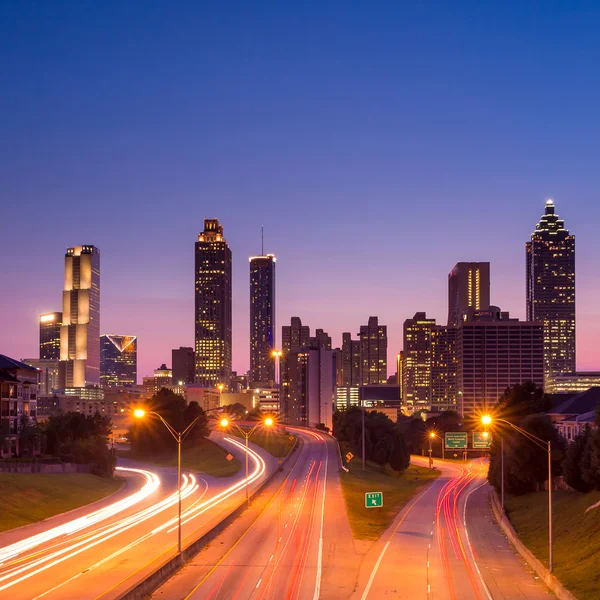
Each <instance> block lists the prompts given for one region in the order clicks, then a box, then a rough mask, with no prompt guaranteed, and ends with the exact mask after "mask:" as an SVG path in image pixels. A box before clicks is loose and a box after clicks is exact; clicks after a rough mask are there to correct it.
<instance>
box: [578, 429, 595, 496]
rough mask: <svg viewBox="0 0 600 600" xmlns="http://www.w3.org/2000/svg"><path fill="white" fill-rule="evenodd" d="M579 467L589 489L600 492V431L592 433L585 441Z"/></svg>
mask: <svg viewBox="0 0 600 600" xmlns="http://www.w3.org/2000/svg"><path fill="white" fill-rule="evenodd" d="M579 466H580V470H581V479H582V480H583V482H584V483H585V484H586V485H587V486H588V487H589V489H594V490H600V430H598V429H596V430H594V431H592V432H591V434H590V435H589V437H588V439H587V440H586V444H585V448H584V449H583V453H582V456H581V460H580V461H579Z"/></svg>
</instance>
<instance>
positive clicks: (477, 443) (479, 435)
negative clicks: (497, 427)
mask: <svg viewBox="0 0 600 600" xmlns="http://www.w3.org/2000/svg"><path fill="white" fill-rule="evenodd" d="M491 446H492V434H491V433H488V432H487V431H474V432H473V448H481V449H482V450H489V449H490V447H491Z"/></svg>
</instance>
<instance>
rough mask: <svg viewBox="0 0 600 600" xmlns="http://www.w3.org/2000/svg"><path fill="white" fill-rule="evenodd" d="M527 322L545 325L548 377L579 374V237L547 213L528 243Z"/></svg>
mask: <svg viewBox="0 0 600 600" xmlns="http://www.w3.org/2000/svg"><path fill="white" fill-rule="evenodd" d="M526 259H527V267H526V277H527V282H526V287H527V290H526V292H527V320H528V321H538V322H540V323H543V325H544V377H545V379H546V380H548V378H550V377H552V376H554V375H558V374H560V373H572V372H574V371H575V236H574V235H571V234H570V233H569V231H568V229H565V222H564V221H563V220H562V219H559V218H558V215H557V214H555V212H554V202H553V201H552V200H547V201H546V210H545V212H544V215H542V218H541V219H540V221H539V223H538V224H537V225H536V226H535V231H534V232H533V233H532V234H531V241H530V242H527V243H526Z"/></svg>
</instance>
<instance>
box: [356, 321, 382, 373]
mask: <svg viewBox="0 0 600 600" xmlns="http://www.w3.org/2000/svg"><path fill="white" fill-rule="evenodd" d="M358 336H359V342H360V364H361V366H360V383H361V385H368V384H371V383H386V381H387V345H388V341H387V327H386V326H385V325H380V324H379V319H378V318H377V317H369V321H368V324H367V325H361V327H360V331H359V333H358Z"/></svg>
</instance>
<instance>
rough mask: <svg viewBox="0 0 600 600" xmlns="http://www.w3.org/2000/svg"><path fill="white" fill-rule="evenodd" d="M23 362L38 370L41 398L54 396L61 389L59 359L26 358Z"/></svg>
mask: <svg viewBox="0 0 600 600" xmlns="http://www.w3.org/2000/svg"><path fill="white" fill-rule="evenodd" d="M22 362H24V363H25V364H26V365H29V366H30V367H34V368H35V369H37V370H38V382H39V396H40V398H47V397H48V396H52V395H53V394H54V393H55V392H56V391H57V390H59V389H60V377H59V374H60V369H59V361H58V360H49V359H44V358H24V359H23V361H22Z"/></svg>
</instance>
